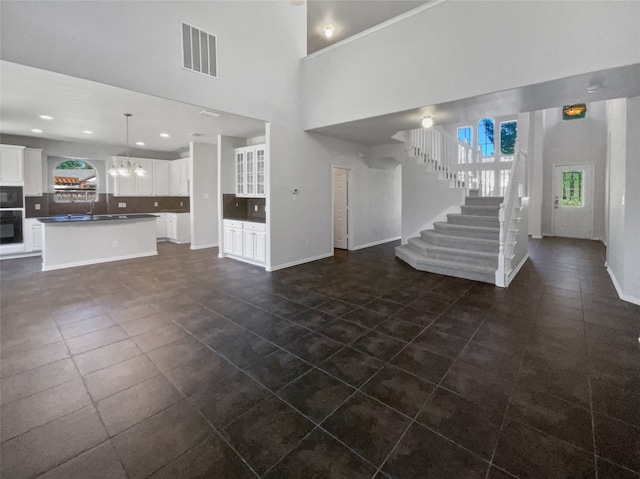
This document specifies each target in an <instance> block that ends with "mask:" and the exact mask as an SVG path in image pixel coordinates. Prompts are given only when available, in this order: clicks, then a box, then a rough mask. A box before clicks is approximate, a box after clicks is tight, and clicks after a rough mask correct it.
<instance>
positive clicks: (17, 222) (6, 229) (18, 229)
mask: <svg viewBox="0 0 640 479" xmlns="http://www.w3.org/2000/svg"><path fill="white" fill-rule="evenodd" d="M16 243H22V210H3V211H0V244H16Z"/></svg>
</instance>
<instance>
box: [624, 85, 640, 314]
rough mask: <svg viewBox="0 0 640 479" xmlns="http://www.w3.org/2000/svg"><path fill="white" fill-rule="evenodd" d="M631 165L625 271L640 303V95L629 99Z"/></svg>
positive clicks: (627, 286) (628, 289)
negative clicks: (639, 244) (639, 240)
mask: <svg viewBox="0 0 640 479" xmlns="http://www.w3.org/2000/svg"><path fill="white" fill-rule="evenodd" d="M626 153H627V166H626V171H625V181H626V184H627V186H626V194H625V203H626V205H625V206H626V208H625V218H624V229H625V243H626V244H625V262H624V263H625V275H624V291H623V294H624V295H625V296H626V299H627V300H628V301H633V302H634V303H636V304H640V248H638V238H640V188H638V185H640V96H636V97H634V98H629V99H628V100H627V152H626Z"/></svg>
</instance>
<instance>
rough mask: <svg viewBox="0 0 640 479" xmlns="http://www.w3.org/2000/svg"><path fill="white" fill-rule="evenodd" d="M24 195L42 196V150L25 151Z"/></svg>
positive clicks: (28, 149) (29, 149) (27, 149)
mask: <svg viewBox="0 0 640 479" xmlns="http://www.w3.org/2000/svg"><path fill="white" fill-rule="evenodd" d="M24 195H25V196H42V150H41V149H39V148H25V150H24Z"/></svg>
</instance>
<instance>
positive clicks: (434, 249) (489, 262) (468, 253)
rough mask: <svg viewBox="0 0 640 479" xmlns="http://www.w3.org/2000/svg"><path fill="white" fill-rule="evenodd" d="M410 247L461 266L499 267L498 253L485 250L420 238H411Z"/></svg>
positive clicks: (429, 256)
mask: <svg viewBox="0 0 640 479" xmlns="http://www.w3.org/2000/svg"><path fill="white" fill-rule="evenodd" d="M408 244H409V247H410V248H411V249H413V251H415V252H416V253H420V254H422V255H424V256H425V257H427V258H430V259H439V260H445V261H450V262H452V263H457V264H459V265H460V267H463V268H464V267H466V266H486V267H493V269H494V271H495V269H496V268H497V267H498V253H497V252H495V253H488V252H484V251H472V250H465V249H457V248H447V247H445V246H435V245H432V244H429V243H427V242H426V241H424V240H422V239H420V238H409V243H408Z"/></svg>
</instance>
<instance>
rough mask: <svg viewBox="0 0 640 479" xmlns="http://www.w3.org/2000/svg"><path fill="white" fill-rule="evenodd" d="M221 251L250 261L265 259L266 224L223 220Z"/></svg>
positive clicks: (259, 261) (261, 261)
mask: <svg viewBox="0 0 640 479" xmlns="http://www.w3.org/2000/svg"><path fill="white" fill-rule="evenodd" d="M222 228H223V237H222V241H223V244H222V251H223V253H226V254H229V255H232V256H236V257H238V258H244V259H246V260H248V261H250V262H252V263H265V262H266V261H267V225H265V224H264V223H253V222H249V221H238V220H223V221H222Z"/></svg>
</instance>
